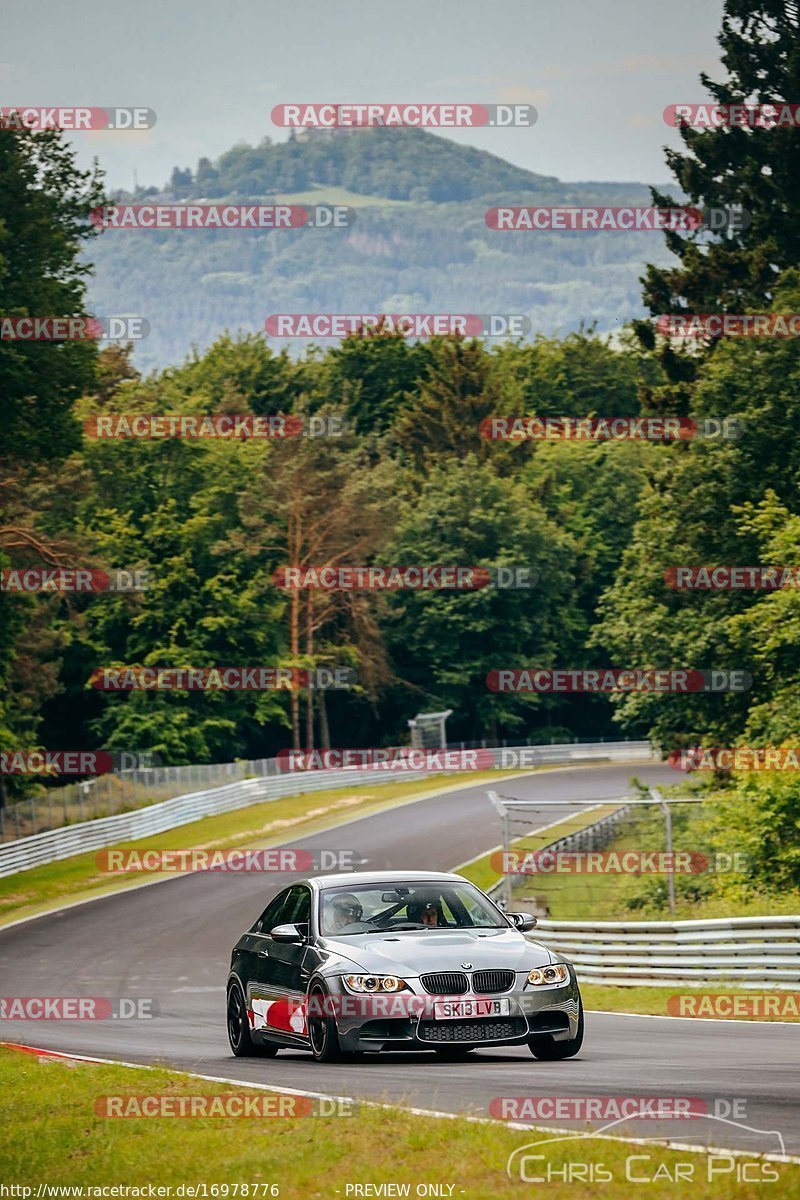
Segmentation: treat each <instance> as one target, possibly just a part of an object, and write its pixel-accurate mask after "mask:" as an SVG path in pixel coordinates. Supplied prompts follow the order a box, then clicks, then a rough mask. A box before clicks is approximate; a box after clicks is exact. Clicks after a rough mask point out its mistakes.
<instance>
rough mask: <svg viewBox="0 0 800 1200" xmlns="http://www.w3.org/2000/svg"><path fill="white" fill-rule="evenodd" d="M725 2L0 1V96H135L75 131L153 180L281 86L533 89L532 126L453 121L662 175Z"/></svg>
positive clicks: (613, 171)
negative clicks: (110, 121)
mask: <svg viewBox="0 0 800 1200" xmlns="http://www.w3.org/2000/svg"><path fill="white" fill-rule="evenodd" d="M721 8H722V4H721V0H668V3H664V2H663V0H560V2H558V3H549V2H548V3H545V0H491V2H485V3H484V2H483V0H402V2H401V3H397V2H396V0H299V2H298V3H288V2H286V3H278V2H277V0H228V2H227V3H219V0H191V2H189V0H139V2H138V3H135V4H129V5H119V6H117V7H116V8H114V6H113V5H102V4H97V3H95V2H92V3H89V0H73V2H72V3H70V4H65V5H61V4H55V3H54V2H53V0H27V3H26V4H25V5H19V4H16V3H13V2H12V0H5V3H4V5H3V9H2V15H1V16H0V27H2V30H3V37H2V47H0V59H2V61H0V103H2V104H15V105H16V104H19V105H37V106H38V105H76V104H83V105H99V106H106V105H143V106H147V107H149V108H152V109H155V111H156V113H157V114H158V121H157V124H156V126H155V128H154V129H153V130H152V131H148V132H146V133H111V132H96V133H82V134H75V135H74V141H75V144H76V145H77V146H78V148H79V151H80V160H81V161H82V162H83V163H88V162H89V161H90V159H91V157H92V156H93V155H97V156H98V157H99V159H100V161H101V164H102V166H103V167H104V168H105V169H106V171H107V177H108V184H109V186H110V187H126V188H129V187H131V185H132V183H133V173H134V170H135V171H136V172H137V174H138V180H139V183H141V184H157V185H161V184H163V183H164V182H165V181H166V179H167V178H168V176H169V174H170V173H171V170H172V167H173V166H174V165H175V164H176V163H177V164H179V165H181V166H191V167H192V168H194V167H195V166H196V164H197V159H198V158H199V157H200V156H201V155H207V156H208V157H209V158H212V159H213V158H215V157H217V156H218V155H219V154H220V153H221V152H222V151H224V150H226V149H227V148H228V147H230V146H231V145H232V144H233V143H235V142H237V141H245V142H250V143H251V144H256V143H258V142H259V141H260V140H261V138H262V137H263V136H264V135H265V134H269V135H270V136H271V137H273V138H274V139H275V140H280V139H283V138H284V137H285V136H286V131H285V130H280V129H277V128H275V127H274V126H273V125H272V123H271V120H270V111H271V109H272V106H273V105H274V104H277V103H281V102H294V101H309V102H321V101H328V102H337V101H338V102H347V101H362V102H363V101H392V102H395V101H403V102H426V101H428V102H429V101H436V102H445V101H450V102H455V101H460V102H473V103H499V102H503V101H511V102H513V101H518V102H522V101H525V102H528V103H533V104H534V105H535V106H536V108H537V109H538V110H539V120H538V123H537V124H536V125H535V126H534V127H533V128H531V129H507V130H500V129H497V130H494V129H484V130H474V131H473V130H469V131H463V132H461V131H459V132H453V133H448V134H447V136H452V137H454V138H455V139H457V140H459V141H465V142H468V143H470V144H471V145H475V146H479V147H481V148H482V149H485V150H491V151H492V152H494V153H496V154H499V155H500V156H502V157H503V158H506V159H508V160H510V161H511V162H514V163H518V164H519V165H520V166H523V167H527V168H529V169H531V170H534V171H538V172H541V173H543V174H546V175H557V176H559V177H560V178H562V179H569V180H579V179H617V180H622V179H635V180H640V181H642V182H652V181H664V180H666V179H668V178H669V172H668V170H667V169H666V166H665V164H664V157H663V147H664V145H665V144H666V145H678V144H679V139H678V137H677V134H676V131H675V130H673V129H670V128H668V127H667V126H666V125H665V124H664V122H663V119H662V112H663V109H664V108H665V107H666V106H667V105H668V104H674V103H676V102H681V101H683V102H697V101H702V100H704V99H706V98H707V96H706V94H705V93H704V91H703V89H702V88H701V87H700V83H699V78H698V76H699V72H700V71H701V70H706V71H708V72H709V74H710V75H711V76H712V78H717V77H720V76H721V75H722V71H721V68H720V66H719V47H718V45H717V42H716V36H717V33H718V30H719V26H720V18H721Z"/></svg>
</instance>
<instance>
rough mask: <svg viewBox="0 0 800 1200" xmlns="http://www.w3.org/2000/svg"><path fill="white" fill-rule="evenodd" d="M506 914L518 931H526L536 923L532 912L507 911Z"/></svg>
mask: <svg viewBox="0 0 800 1200" xmlns="http://www.w3.org/2000/svg"><path fill="white" fill-rule="evenodd" d="M506 915H507V916H508V917H510V918H511V920H512V921H513V922H514V924H515V925H516V927H517V929H518V930H519V931H520V933H527V932H528V930H529V929H533V928H534V926H535V925H537V924H538V922H537V920H536V917H534V915H533V914H532V913H507V914H506Z"/></svg>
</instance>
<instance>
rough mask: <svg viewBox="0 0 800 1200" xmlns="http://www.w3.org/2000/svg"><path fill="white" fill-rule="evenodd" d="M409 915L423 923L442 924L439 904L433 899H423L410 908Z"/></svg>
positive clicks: (411, 918) (410, 917) (412, 919)
mask: <svg viewBox="0 0 800 1200" xmlns="http://www.w3.org/2000/svg"><path fill="white" fill-rule="evenodd" d="M408 916H409V919H410V920H411V921H418V922H419V923H420V924H421V925H430V926H435V925H441V924H442V922H441V921H440V920H439V906H438V905H437V904H436V902H435V901H433V900H422V901H420V902H419V903H417V904H415V905H413V906H411V905H409V908H408Z"/></svg>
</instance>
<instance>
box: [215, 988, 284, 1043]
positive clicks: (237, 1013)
mask: <svg viewBox="0 0 800 1200" xmlns="http://www.w3.org/2000/svg"><path fill="white" fill-rule="evenodd" d="M227 1026H228V1041H229V1042H230V1045H231V1050H232V1051H233V1053H234V1054H235V1055H236V1057H237V1058H273V1057H274V1056H275V1055H276V1054H277V1053H278V1047H277V1046H271V1045H261V1044H258V1045H257V1044H256V1043H255V1042H254V1041H253V1039H252V1037H251V1036H250V1024H249V1022H248V1020H247V1009H246V1006H245V1002H244V996H243V995H242V989H241V988H240V987H239V984H238V983H237V982H236V980H234V981H233V982H232V983H231V984H230V986H229V987H228V1005H227Z"/></svg>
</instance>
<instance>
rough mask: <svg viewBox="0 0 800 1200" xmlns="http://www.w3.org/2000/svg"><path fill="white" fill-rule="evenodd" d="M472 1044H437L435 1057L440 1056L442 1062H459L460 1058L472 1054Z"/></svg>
mask: <svg viewBox="0 0 800 1200" xmlns="http://www.w3.org/2000/svg"><path fill="white" fill-rule="evenodd" d="M474 1049H475V1047H474V1046H437V1048H436V1049H435V1050H434V1054H435V1055H436V1057H437V1058H441V1059H442V1061H443V1062H459V1061H460V1060H461V1059H462V1058H466V1057H467V1055H468V1054H472V1052H473V1051H474Z"/></svg>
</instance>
